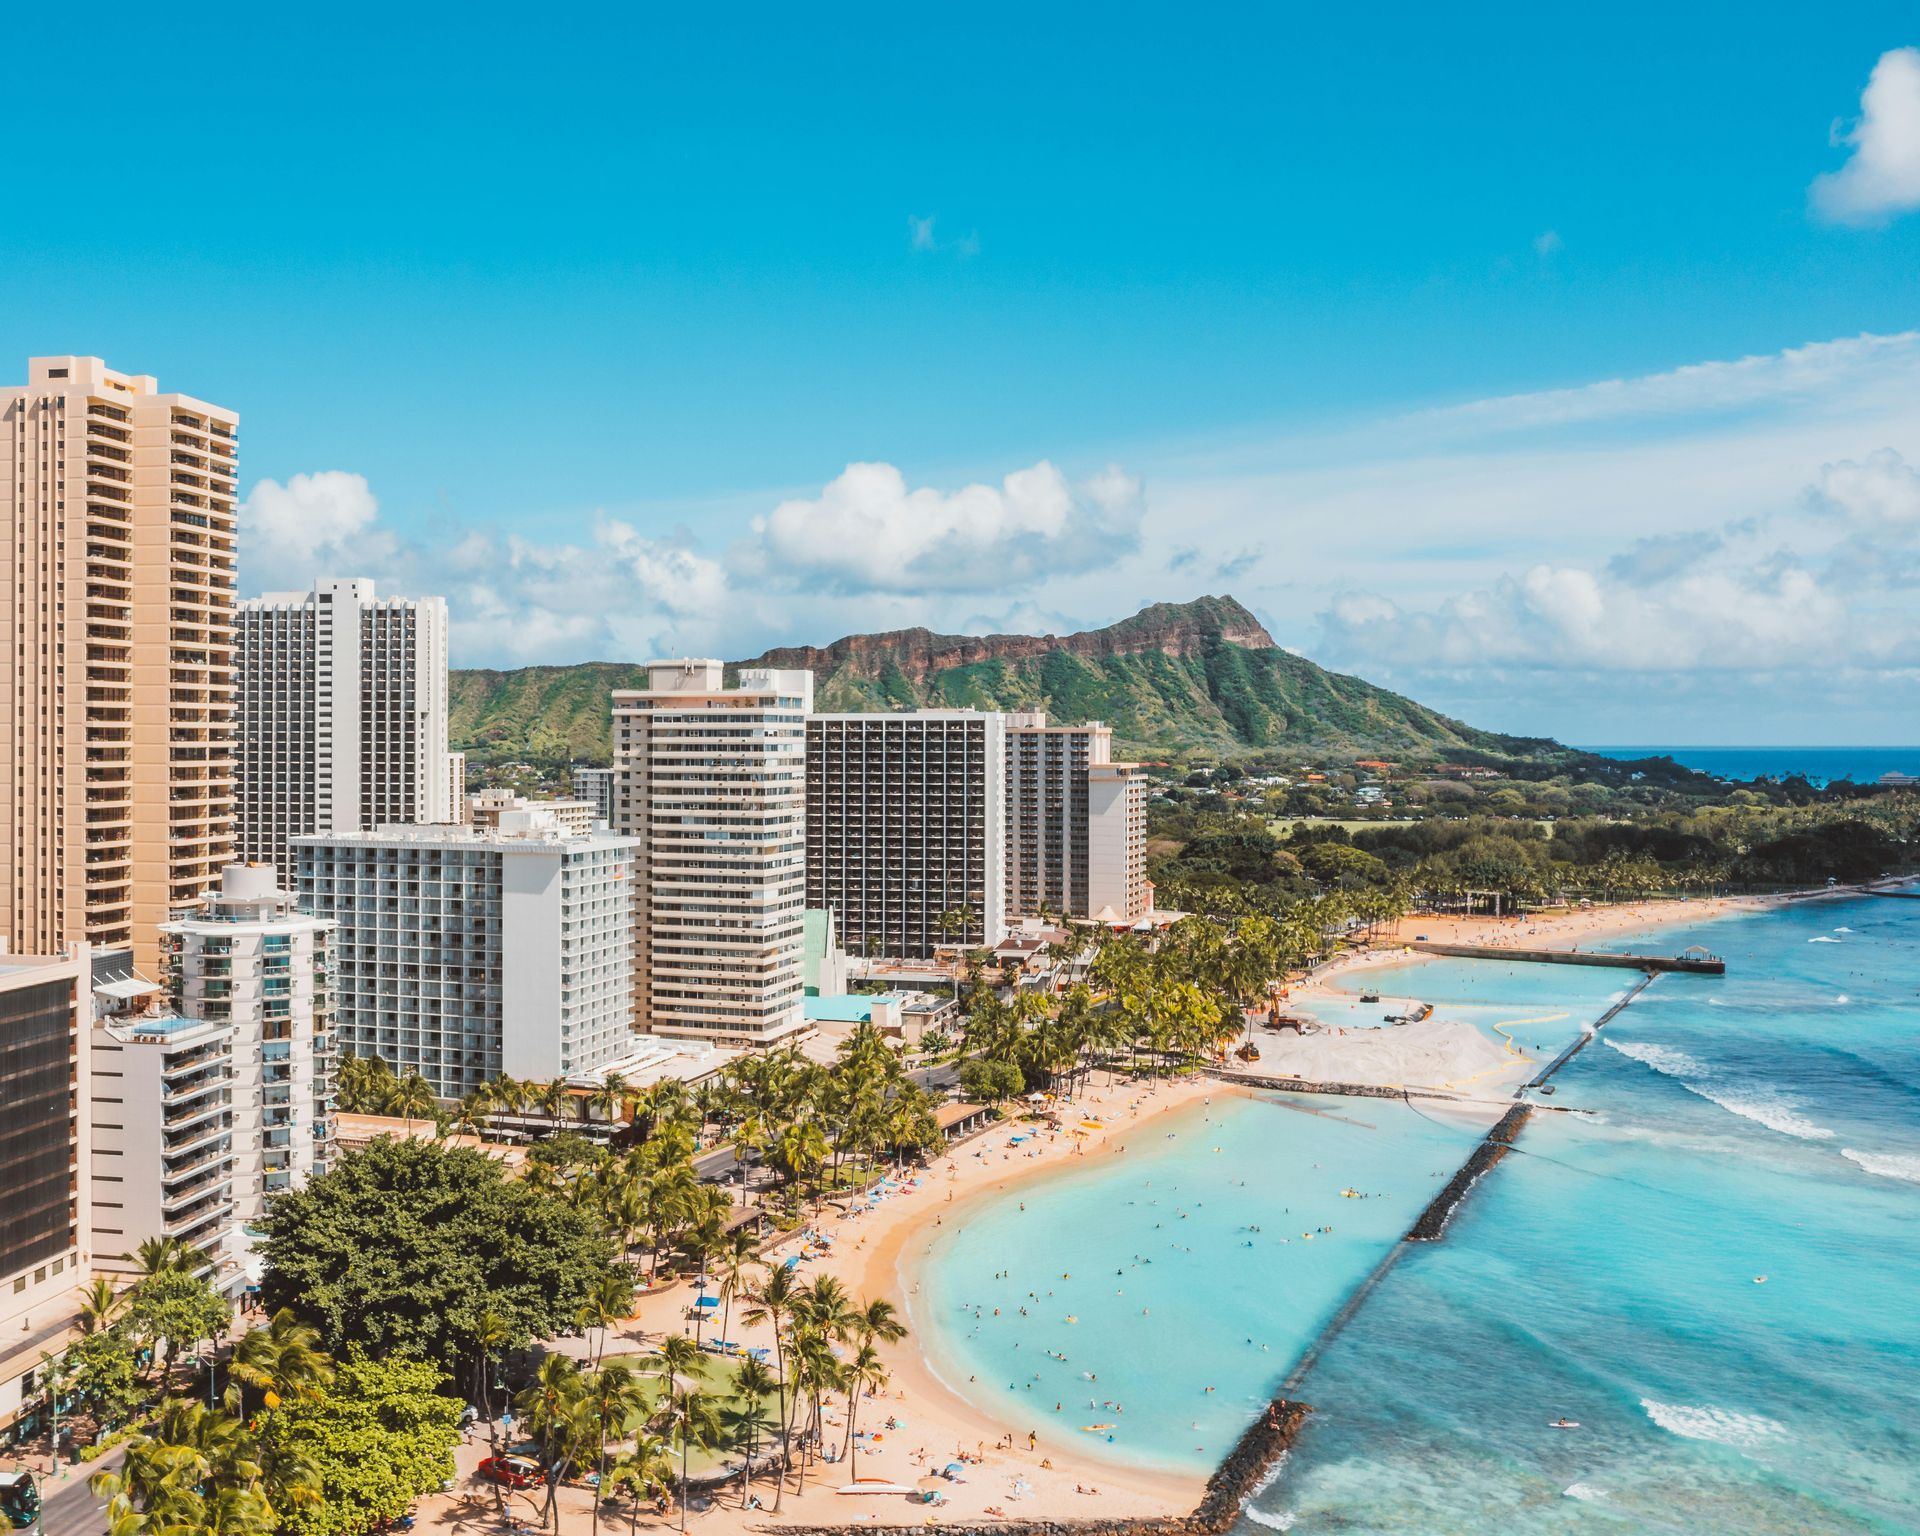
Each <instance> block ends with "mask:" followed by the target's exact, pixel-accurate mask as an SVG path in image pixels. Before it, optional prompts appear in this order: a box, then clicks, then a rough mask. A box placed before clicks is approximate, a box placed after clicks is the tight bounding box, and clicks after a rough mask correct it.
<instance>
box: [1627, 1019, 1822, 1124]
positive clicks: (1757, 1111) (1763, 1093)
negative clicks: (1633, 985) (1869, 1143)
mask: <svg viewBox="0 0 1920 1536" xmlns="http://www.w3.org/2000/svg"><path fill="white" fill-rule="evenodd" d="M1607 1044H1608V1045H1610V1046H1612V1047H1613V1048H1614V1049H1615V1050H1616V1051H1618V1052H1619V1053H1620V1054H1621V1055H1622V1056H1625V1057H1627V1058H1628V1059H1629V1060H1631V1061H1638V1062H1641V1063H1643V1064H1644V1065H1646V1066H1649V1067H1652V1068H1653V1070H1654V1071H1656V1072H1658V1073H1661V1074H1662V1075H1663V1076H1666V1077H1670V1078H1672V1079H1673V1080H1674V1081H1675V1082H1677V1083H1679V1084H1680V1086H1681V1087H1683V1088H1685V1089H1686V1090H1687V1091H1688V1092H1689V1093H1693V1094H1697V1095H1699V1096H1700V1097H1701V1098H1703V1099H1705V1100H1706V1101H1707V1102H1708V1103H1709V1104H1718V1105H1719V1106H1720V1107H1721V1108H1722V1109H1724V1110H1726V1111H1727V1112H1728V1113H1729V1114H1734V1115H1739V1116H1740V1117H1741V1118H1742V1119H1745V1120H1751V1121H1753V1122H1754V1123H1755V1124H1757V1125H1764V1126H1765V1127H1766V1128H1767V1129H1768V1130H1770V1131H1778V1132H1779V1133H1780V1134H1781V1135H1783V1136H1796V1137H1798V1138H1799V1139H1800V1140H1802V1141H1828V1140H1831V1139H1832V1137H1833V1132H1832V1131H1830V1130H1828V1129H1827V1128H1826V1127H1825V1126H1824V1125H1815V1124H1814V1123H1813V1122H1812V1121H1811V1120H1809V1119H1808V1118H1807V1117H1806V1116H1805V1115H1803V1114H1801V1113H1800V1111H1799V1109H1798V1108H1797V1107H1796V1106H1795V1104H1794V1102H1793V1101H1792V1100H1791V1099H1789V1098H1788V1097H1787V1096H1786V1095H1785V1094H1783V1093H1781V1092H1780V1091H1779V1090H1778V1089H1777V1088H1772V1087H1769V1086H1766V1085H1764V1084H1756V1085H1738V1084H1732V1083H1728V1082H1726V1081H1725V1080H1724V1078H1722V1076H1721V1074H1720V1072H1719V1071H1718V1069H1717V1068H1714V1067H1711V1066H1709V1065H1708V1064H1707V1063H1706V1062H1704V1061H1701V1060H1699V1059H1698V1058H1697V1057H1694V1056H1689V1055H1688V1054H1687V1053H1686V1052H1685V1051H1679V1050H1675V1049H1674V1048H1673V1047H1672V1046H1670V1045H1655V1044H1653V1043H1651V1042H1650V1041H1645V1040H1616V1039H1613V1038H1612V1037H1611V1036H1609V1037H1608V1038H1607Z"/></svg>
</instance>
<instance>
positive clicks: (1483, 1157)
mask: <svg viewBox="0 0 1920 1536" xmlns="http://www.w3.org/2000/svg"><path fill="white" fill-rule="evenodd" d="M1532 1114H1533V1106H1532V1105H1531V1104H1516V1105H1514V1106H1513V1108H1512V1109H1510V1110H1508V1111H1507V1112H1506V1113H1505V1114H1504V1115H1502V1116H1501V1117H1500V1123H1499V1124H1498V1125H1496V1126H1494V1128H1493V1129H1492V1130H1490V1131H1488V1132H1487V1139H1486V1140H1485V1141H1483V1142H1481V1143H1480V1145H1479V1146H1477V1147H1475V1148H1474V1149H1473V1152H1472V1154H1471V1155H1470V1156H1469V1157H1468V1158H1467V1160H1466V1161H1465V1162H1464V1163H1462V1164H1461V1165H1460V1171H1459V1172H1458V1173H1456V1174H1454V1176H1453V1177H1452V1178H1451V1179H1449V1180H1448V1181H1447V1185H1446V1188H1444V1189H1442V1190H1441V1191H1440V1193H1439V1194H1437V1195H1435V1196H1434V1197H1433V1199H1432V1201H1431V1202H1429V1204H1428V1206H1427V1208H1426V1209H1425V1210H1424V1211H1422V1212H1421V1213H1420V1217H1419V1220H1417V1221H1415V1222H1414V1224H1413V1225H1412V1226H1411V1227H1409V1228H1408V1229H1407V1241H1408V1242H1410V1243H1432V1242H1438V1241H1439V1239H1440V1236H1441V1234H1442V1233H1443V1232H1444V1231H1445V1230H1446V1226H1447V1220H1448V1218H1449V1217H1451V1216H1452V1215H1453V1213H1454V1210H1455V1209H1456V1208H1457V1207H1458V1206H1459V1204H1460V1202H1461V1201H1462V1200H1464V1199H1466V1197H1467V1191H1468V1190H1470V1189H1472V1188H1473V1186H1474V1184H1475V1182H1476V1181H1477V1180H1478V1179H1479V1177H1480V1175H1481V1174H1483V1173H1485V1172H1486V1171H1487V1170H1488V1169H1489V1168H1491V1167H1492V1166H1493V1165H1494V1164H1495V1163H1497V1162H1499V1161H1500V1159H1501V1158H1503V1157H1505V1156H1506V1155H1507V1150H1508V1149H1509V1148H1510V1147H1511V1146H1512V1145H1513V1141H1514V1138H1515V1137H1516V1136H1518V1135H1519V1134H1520V1127H1521V1126H1523V1125H1525V1124H1526V1123H1527V1120H1528V1118H1529V1117H1530V1116H1531V1115H1532Z"/></svg>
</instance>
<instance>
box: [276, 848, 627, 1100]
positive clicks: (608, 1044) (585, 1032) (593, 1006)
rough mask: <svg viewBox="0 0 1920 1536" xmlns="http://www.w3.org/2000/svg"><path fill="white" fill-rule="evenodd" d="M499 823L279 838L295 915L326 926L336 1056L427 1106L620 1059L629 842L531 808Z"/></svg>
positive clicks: (623, 1051)
mask: <svg viewBox="0 0 1920 1536" xmlns="http://www.w3.org/2000/svg"><path fill="white" fill-rule="evenodd" d="M503 821H505V822H506V823H507V824H505V825H502V826H499V827H492V828H481V827H464V826H441V827H411V826H399V827H382V828H379V829H377V830H375V831H371V832H356V833H340V834H334V835H332V836H315V837H301V838H295V839H294V840H293V848H294V853H295V857H296V858H297V860H298V865H299V899H300V904H301V906H302V907H303V908H305V909H306V910H307V911H309V912H311V913H312V914H313V915H314V916H316V917H323V918H328V919H331V920H332V921H333V922H335V923H337V924H338V930H337V933H336V935H335V942H334V948H335V951H336V964H337V973H338V994H337V1000H336V1006H335V1014H334V1016H335V1035H336V1037H337V1041H338V1046H339V1050H340V1052H341V1054H343V1055H344V1054H353V1055H356V1056H373V1055H378V1056H381V1057H383V1058H385V1059H386V1061H387V1062H388V1063H389V1064H390V1065H391V1066H392V1067H393V1070H394V1071H395V1072H396V1073H399V1074H401V1075H405V1074H406V1073H408V1072H418V1073H419V1074H420V1075H421V1076H422V1077H423V1078H425V1079H426V1080H427V1082H428V1083H429V1084H430V1085H431V1086H432V1088H433V1091H434V1093H435V1094H436V1095H437V1096H439V1097H441V1098H446V1099H453V1098H459V1097H460V1096H461V1095H463V1094H465V1093H467V1092H469V1091H471V1090H472V1089H474V1088H477V1087H478V1086H480V1084H482V1083H484V1082H488V1081H490V1080H491V1079H493V1078H495V1077H498V1076H500V1075H501V1074H502V1073H505V1074H507V1075H509V1076H511V1077H515V1078H521V1079H528V1078H531V1079H533V1080H535V1081H543V1082H544V1081H552V1080H553V1079H555V1078H565V1077H572V1076H574V1075H576V1074H579V1073H582V1072H589V1071H592V1070H593V1069H595V1068H597V1067H600V1066H602V1065H604V1064H605V1063H607V1062H610V1061H614V1060H617V1059H618V1058H619V1057H621V1056H622V1055H625V1054H626V1053H628V1052H629V1051H631V1050H632V1048H633V1046H632V1032H633V997H632V985H633V983H632V972H633V941H634V926H633V924H634V920H633V885H634V882H633V862H634V848H635V844H634V840H633V839H632V838H627V837H616V836H614V835H612V834H610V833H603V832H596V833H591V834H588V835H586V836H578V835H570V834H569V833H567V832H566V831H565V830H564V829H562V828H561V827H560V826H559V825H558V824H557V823H556V822H555V821H554V819H553V818H552V817H550V816H546V815H544V814H541V813H539V812H538V811H537V810H528V811H516V812H509V813H506V814H505V816H504V817H503Z"/></svg>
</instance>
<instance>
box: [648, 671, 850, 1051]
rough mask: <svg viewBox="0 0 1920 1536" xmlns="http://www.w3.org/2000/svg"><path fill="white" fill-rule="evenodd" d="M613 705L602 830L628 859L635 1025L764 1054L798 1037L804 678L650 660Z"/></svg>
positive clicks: (807, 681) (809, 682) (807, 689)
mask: <svg viewBox="0 0 1920 1536" xmlns="http://www.w3.org/2000/svg"><path fill="white" fill-rule="evenodd" d="M647 683H648V686H647V687H646V688H644V689H635V690H632V691H621V692H618V693H615V694H614V696H613V821H614V829H615V831H617V832H620V833H622V834H623V835H625V836H628V837H632V838H634V839H636V840H637V847H636V848H635V850H634V881H633V888H634V889H633V907H634V985H633V1009H634V1022H635V1024H637V1025H639V1026H641V1027H644V1028H647V1029H650V1030H652V1031H653V1033H655V1034H660V1035H678V1036H682V1037H688V1038H695V1039H709V1040H717V1041H720V1042H722V1043H725V1044H735V1045H761V1044H765V1043H766V1042H768V1041H772V1040H778V1039H781V1038H783V1037H784V1036H787V1035H791V1034H794V1033H796V1032H797V1031H799V1030H801V1029H803V1028H804V1027H805V1024H806V1018H805V1009H804V1004H803V1001H802V998H803V995H804V991H805V987H804V983H803V982H802V979H801V968H802V963H803V960H804V950H805V945H804V943H803V942H802V921H801V918H802V908H803V907H804V906H805V903H806V891H807V878H806V877H807V867H806V857H807V850H806V815H807V796H806V754H807V715H808V714H809V713H810V712H811V710H812V708H813V674H812V673H811V672H804V671H796V672H781V671H771V670H757V669H751V668H750V669H748V670H745V671H743V672H741V674H740V681H739V685H738V686H737V687H733V688H729V687H727V686H726V685H725V668H724V667H723V665H722V664H721V663H720V662H717V661H657V662H653V663H650V664H649V666H648V668H647Z"/></svg>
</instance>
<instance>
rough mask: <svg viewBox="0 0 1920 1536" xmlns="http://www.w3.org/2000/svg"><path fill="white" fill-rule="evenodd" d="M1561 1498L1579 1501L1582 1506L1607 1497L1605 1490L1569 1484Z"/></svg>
mask: <svg viewBox="0 0 1920 1536" xmlns="http://www.w3.org/2000/svg"><path fill="white" fill-rule="evenodd" d="M1561 1496H1562V1497H1563V1498H1569V1499H1578V1500H1579V1501H1580V1502H1581V1503H1582V1504H1591V1503H1592V1502H1593V1501H1594V1500H1595V1499H1604V1498H1605V1497H1606V1496H1607V1495H1606V1491H1605V1490H1604V1489H1601V1488H1590V1487H1588V1486H1587V1485H1586V1484H1585V1483H1568V1484H1567V1486H1566V1487H1565V1488H1563V1489H1562V1490H1561Z"/></svg>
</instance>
